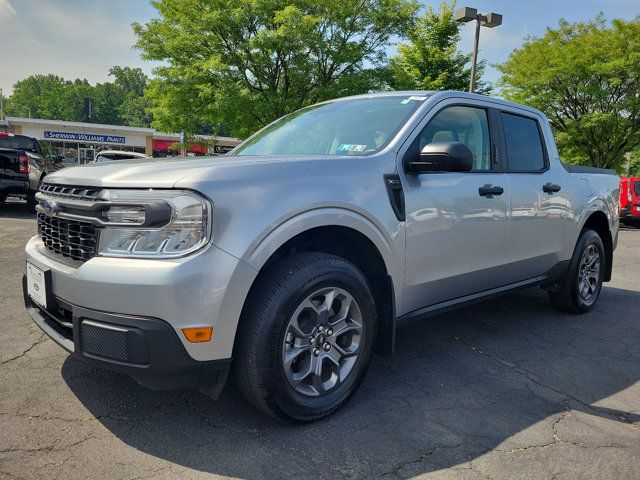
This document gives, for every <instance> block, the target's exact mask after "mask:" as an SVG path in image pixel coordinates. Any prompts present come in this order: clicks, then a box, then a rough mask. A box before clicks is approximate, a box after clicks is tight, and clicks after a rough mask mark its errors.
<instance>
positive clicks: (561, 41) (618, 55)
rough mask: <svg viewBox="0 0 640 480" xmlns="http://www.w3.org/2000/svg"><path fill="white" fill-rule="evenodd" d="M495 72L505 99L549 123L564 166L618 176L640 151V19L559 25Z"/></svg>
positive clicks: (600, 17) (525, 46) (596, 20)
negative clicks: (631, 155) (615, 171)
mask: <svg viewBox="0 0 640 480" xmlns="http://www.w3.org/2000/svg"><path fill="white" fill-rule="evenodd" d="M498 68H499V69H500V71H501V72H502V74H503V76H502V79H501V84H502V85H503V87H504V90H503V93H504V95H505V96H506V97H507V98H509V99H511V100H514V101H517V102H521V103H525V104H528V105H531V106H534V107H537V108H538V109H540V110H542V111H543V112H544V113H545V114H546V115H547V116H548V117H549V119H550V121H551V124H552V127H553V129H554V131H555V134H556V140H557V142H558V147H559V150H560V153H561V155H562V157H563V160H564V161H567V162H569V163H578V164H584V165H592V166H596V167H605V168H615V169H618V170H619V169H620V168H622V164H623V162H624V154H625V153H627V152H629V151H631V150H633V149H634V148H635V147H636V146H638V145H640V19H635V20H632V21H622V20H614V21H613V22H612V24H611V25H607V23H606V22H605V20H604V18H603V17H602V15H600V16H598V17H597V18H596V19H595V20H594V21H592V22H588V23H568V22H566V21H564V20H561V21H560V25H559V27H558V28H556V29H551V28H549V29H547V32H546V34H545V35H544V36H542V37H540V38H535V37H530V38H528V39H527V40H526V41H525V43H524V45H523V46H522V47H521V48H518V49H516V50H514V51H513V52H512V53H511V54H510V56H509V58H508V60H507V61H506V62H505V63H504V64H502V65H499V66H498Z"/></svg>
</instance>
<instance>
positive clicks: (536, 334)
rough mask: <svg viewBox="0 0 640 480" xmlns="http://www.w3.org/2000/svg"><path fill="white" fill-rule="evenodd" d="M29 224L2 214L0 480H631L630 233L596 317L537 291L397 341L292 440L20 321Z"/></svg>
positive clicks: (636, 241) (633, 341) (453, 315)
mask: <svg viewBox="0 0 640 480" xmlns="http://www.w3.org/2000/svg"><path fill="white" fill-rule="evenodd" d="M34 231H35V220H34V218H33V216H32V215H30V214H28V213H26V211H25V209H24V207H23V205H22V204H21V203H18V202H10V203H7V204H0V245H1V250H0V259H1V262H0V265H2V275H3V281H2V289H0V301H1V305H2V308H1V309H0V324H1V326H2V327H1V328H0V479H1V480H4V479H34V478H46V479H56V478H61V479H94V478H95V479H102V478H110V479H116V480H120V479H122V480H133V479H147V478H150V479H174V478H186V479H191V478H197V479H200V478H243V479H273V478H301V477H305V478H306V477H309V476H312V477H315V478H327V479H334V478H338V479H339V478H381V479H400V478H414V477H419V478H437V479H459V480H464V479H517V478H527V479H530V478H532V479H576V478H583V479H591V478H593V479H609V478H616V479H626V478H629V479H632V478H638V477H639V474H638V472H639V471H640V383H639V380H640V323H639V321H640V315H639V312H640V229H637V230H636V229H623V230H622V231H621V232H620V241H619V245H618V250H617V251H616V255H615V264H614V274H613V281H612V282H611V283H609V284H607V285H606V286H605V288H604V289H603V291H602V296H601V298H600V301H599V303H598V304H597V306H596V308H595V309H594V310H593V311H592V312H591V313H589V314H587V315H582V316H574V315H568V314H564V313H560V312H557V311H555V310H554V309H553V308H552V307H551V305H550V303H549V302H548V301H547V298H546V294H545V293H544V292H542V291H540V290H538V289H530V290H522V291H519V292H516V293H513V294H510V295H508V296H505V297H502V298H498V299H495V300H491V301H489V302H485V303H482V304H478V305H474V306H471V307H468V308H464V309H461V310H457V311H453V312H449V313H446V314H443V315H439V316H437V317H433V318H430V319H427V320H423V321H413V322H411V323H403V324H401V325H400V327H399V331H398V342H397V352H396V354H395V355H394V356H393V357H391V358H384V357H379V356H374V358H373V361H372V364H371V368H370V370H369V374H368V376H367V378H366V379H365V381H364V383H363V385H362V387H361V389H360V391H359V392H358V393H357V394H356V395H355V397H354V398H353V399H352V400H351V401H350V402H349V404H348V405H347V406H346V407H345V408H343V409H342V410H341V411H339V412H338V413H337V414H336V415H334V416H332V417H330V418H329V419H327V420H324V421H321V422H318V423H315V424H313V425H308V426H302V427H300V426H289V425H283V424H280V423H277V422H275V421H273V420H271V419H269V418H267V417H265V416H263V415H261V414H260V413H257V412H256V411H254V410H253V409H252V408H251V407H250V406H249V405H248V404H247V403H246V402H245V401H244V399H243V398H242V397H241V395H240V394H239V392H238V390H237V389H236V388H235V386H234V385H233V383H232V382H231V383H229V384H228V385H227V387H226V389H225V390H224V392H223V394H222V396H221V398H220V399H219V400H218V401H217V402H215V403H214V402H212V401H210V400H209V399H207V398H206V397H205V396H203V395H201V394H200V393H198V392H191V391H183V392H152V391H149V390H146V389H144V388H142V387H140V386H138V385H137V384H136V383H135V382H133V381H132V380H130V379H129V378H127V377H124V376H121V375H119V374H115V373H112V372H108V371H104V370H98V369H94V368H90V367H88V366H85V365H83V364H81V363H79V362H78V361H76V360H74V359H71V358H69V357H68V356H67V354H66V353H65V352H64V351H63V350H62V348H60V347H58V346H57V345H55V344H54V343H53V342H52V341H51V340H49V339H48V338H47V337H46V336H44V335H43V334H42V333H41V332H40V330H39V329H38V328H37V327H36V326H35V325H34V324H33V323H32V322H31V321H30V319H29V318H28V316H27V314H26V313H25V312H24V308H23V304H22V293H21V284H20V279H21V276H22V272H23V269H24V265H23V263H24V255H23V246H24V244H25V243H26V241H27V239H28V238H29V237H30V236H31V235H32V234H33V233H34Z"/></svg>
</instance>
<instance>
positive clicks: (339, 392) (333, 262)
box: [234, 252, 376, 422]
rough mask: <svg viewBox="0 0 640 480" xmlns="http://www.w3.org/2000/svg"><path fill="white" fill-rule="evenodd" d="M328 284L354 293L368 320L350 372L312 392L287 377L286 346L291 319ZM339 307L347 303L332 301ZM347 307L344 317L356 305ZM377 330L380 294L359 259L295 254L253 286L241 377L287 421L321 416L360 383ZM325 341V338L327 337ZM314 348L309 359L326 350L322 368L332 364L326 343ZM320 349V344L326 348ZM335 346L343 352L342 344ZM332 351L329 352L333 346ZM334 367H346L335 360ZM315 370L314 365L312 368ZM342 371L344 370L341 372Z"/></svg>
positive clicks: (242, 329)
mask: <svg viewBox="0 0 640 480" xmlns="http://www.w3.org/2000/svg"><path fill="white" fill-rule="evenodd" d="M322 289H328V290H331V289H333V290H336V291H341V292H345V293H348V294H349V295H350V296H351V299H352V300H354V301H355V304H356V306H355V308H356V309H357V310H358V313H359V318H360V319H361V320H362V321H361V322H360V323H361V324H362V330H361V332H362V333H361V335H360V334H358V339H359V340H358V345H357V346H356V350H357V352H358V353H357V355H353V356H352V357H351V358H353V357H354V356H355V361H353V362H352V364H351V366H350V370H349V372H348V374H347V375H346V376H345V378H344V379H343V380H342V381H341V382H338V383H337V384H336V385H335V386H334V387H332V388H331V389H327V391H326V392H325V393H322V394H317V396H309V395H305V394H303V393H300V392H299V391H297V390H296V388H294V386H293V384H292V383H291V382H290V379H289V378H288V377H287V373H285V371H286V367H285V364H284V357H285V350H284V349H285V348H287V345H289V342H290V340H288V339H289V338H290V333H289V330H290V329H291V324H290V321H291V319H292V318H294V317H293V316H294V313H295V312H297V311H299V309H300V308H301V307H302V305H303V302H304V301H305V300H306V299H308V298H310V296H313V295H314V292H316V293H317V292H318V291H324V290H322ZM332 298H333V297H332ZM336 298H337V297H336ZM332 302H333V301H332ZM332 305H333V303H332ZM337 308H340V309H342V306H340V307H333V306H332V307H331V309H330V310H329V312H331V311H334V310H335V309H337ZM345 308H347V310H346V312H347V314H345V315H344V317H345V318H347V317H350V316H351V315H352V313H350V312H351V310H350V309H349V308H348V307H345ZM330 315H331V314H330V313H327V316H326V322H329V321H330V319H329V317H330ZM336 316H337V315H336ZM334 318H335V317H334ZM298 320H299V319H297V320H296V324H297V323H298ZM327 325H328V323H327ZM317 328H318V327H317V326H316V327H313V329H314V330H313V331H316V330H315V329H317ZM325 332H326V333H329V335H330V334H331V333H332V331H329V330H328V329H326V330H325ZM375 332H376V309H375V303H374V299H373V296H372V294H371V290H370V289H369V286H368V282H367V279H366V277H365V276H364V274H363V273H362V272H361V271H360V270H359V269H358V268H357V267H356V266H355V265H354V264H352V263H351V262H349V261H347V260H345V259H343V258H340V257H337V256H334V255H328V254H324V253H314V252H311V253H297V254H293V255H290V256H288V257H286V258H284V259H282V260H280V261H278V262H277V263H276V264H274V265H273V266H271V267H270V268H268V270H267V271H265V272H264V274H261V277H260V278H259V279H258V281H257V284H256V285H255V286H254V287H253V288H252V290H251V293H250V297H249V298H248V300H247V303H246V305H245V308H244V309H243V313H242V319H241V322H240V326H239V329H238V338H237V341H236V346H235V354H234V371H235V377H236V381H237V383H238V386H239V388H240V390H241V391H242V393H243V394H244V396H245V397H246V398H247V400H248V401H249V402H251V403H252V404H253V405H255V406H256V407H257V408H258V409H259V410H261V411H263V412H265V413H267V414H268V415H271V416H273V417H275V418H277V419H278V420H281V421H287V422H311V421H314V420H318V419H320V418H322V417H325V416H327V415H330V414H331V413H333V412H335V411H336V410H337V409H338V408H340V407H341V406H342V405H343V404H344V403H345V402H346V401H347V400H348V399H349V398H350V397H351V395H353V393H354V392H355V391H356V390H357V389H358V387H359V386H360V383H361V381H362V379H363V378H364V376H365V374H366V371H367V367H368V364H369V359H370V356H371V351H372V347H373V344H374V340H375ZM334 335H335V337H336V338H335V340H334V341H336V342H337V341H338V335H337V333H334ZM313 336H314V333H311V334H310V338H309V340H312V337H313ZM285 340H286V342H285ZM297 340H298V339H296V340H294V341H297ZM320 342H322V343H324V342H325V340H324V339H323V340H320ZM327 342H328V340H327ZM285 343H286V345H285ZM292 345H293V343H292ZM319 346H320V345H319ZM291 348H293V347H291ZM308 348H311V347H308ZM329 348H331V347H329ZM305 350H306V348H305ZM313 350H314V351H313V352H312V353H309V358H310V360H309V362H311V361H312V360H313V359H311V355H312V354H315V356H316V357H317V356H318V355H320V364H321V367H320V369H321V370H322V369H323V368H326V365H325V364H323V363H322V362H323V361H324V360H323V359H325V357H324V353H323V352H322V348H320V349H313ZM315 350H320V353H317V352H315ZM335 350H336V352H337V350H338V349H337V348H336V349H335ZM334 353H335V352H334ZM327 355H329V353H328V352H327ZM316 361H318V360H316ZM309 364H311V363H309ZM322 365H325V366H324V367H323V366H322ZM328 368H330V369H331V368H338V369H339V368H341V367H335V366H334V365H333V364H330V365H329V367H328ZM311 370H313V369H312V368H310V371H311ZM339 372H341V370H339ZM341 376H342V375H341V373H340V374H339V375H338V377H341ZM311 377H313V375H311ZM318 377H319V378H323V376H322V375H320V376H316V378H318ZM332 378H333V377H332ZM311 388H313V387H311Z"/></svg>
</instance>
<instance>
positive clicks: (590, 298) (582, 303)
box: [549, 229, 605, 313]
mask: <svg viewBox="0 0 640 480" xmlns="http://www.w3.org/2000/svg"><path fill="white" fill-rule="evenodd" d="M604 271H605V255H604V245H603V243H602V239H601V238H600V236H599V235H598V234H597V233H596V232H595V231H594V230H590V229H585V230H583V231H582V233H581V235H580V238H579V239H578V243H577V244H576V248H575V250H574V252H573V257H572V258H571V261H570V263H569V270H568V271H567V274H566V275H565V278H564V280H563V282H562V285H561V287H560V289H559V290H557V291H555V292H551V291H550V292H549V298H550V299H551V302H552V303H553V305H554V306H555V307H556V308H559V309H560V310H564V311H567V312H571V313H584V312H588V311H589V310H591V308H593V306H594V305H595V303H596V302H597V301H598V297H599V296H600V290H601V289H602V282H603V280H604Z"/></svg>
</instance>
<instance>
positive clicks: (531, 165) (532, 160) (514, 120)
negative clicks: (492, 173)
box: [501, 112, 546, 172]
mask: <svg viewBox="0 0 640 480" xmlns="http://www.w3.org/2000/svg"><path fill="white" fill-rule="evenodd" d="M501 116H502V126H503V128H504V136H505V144H506V147H507V165H508V168H509V171H510V172H538V171H541V170H544V169H545V167H546V162H545V157H544V147H543V143H542V136H541V132H540V128H539V127H538V122H537V121H536V120H534V119H532V118H527V117H522V116H520V115H514V114H511V113H506V112H502V113H501Z"/></svg>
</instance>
